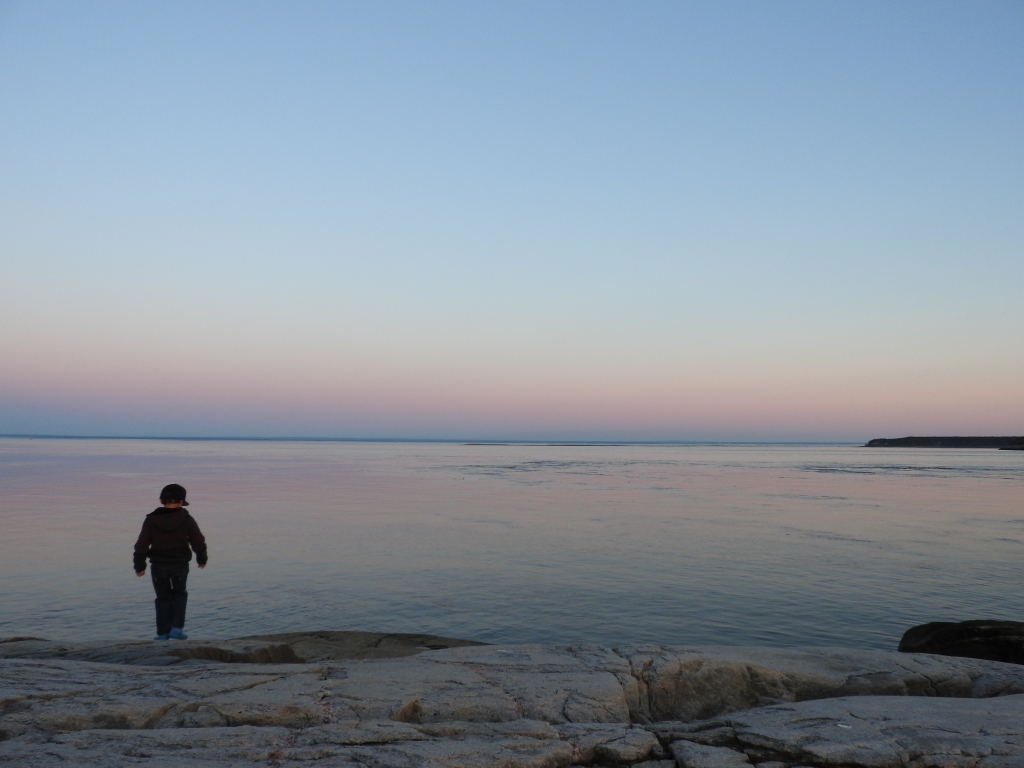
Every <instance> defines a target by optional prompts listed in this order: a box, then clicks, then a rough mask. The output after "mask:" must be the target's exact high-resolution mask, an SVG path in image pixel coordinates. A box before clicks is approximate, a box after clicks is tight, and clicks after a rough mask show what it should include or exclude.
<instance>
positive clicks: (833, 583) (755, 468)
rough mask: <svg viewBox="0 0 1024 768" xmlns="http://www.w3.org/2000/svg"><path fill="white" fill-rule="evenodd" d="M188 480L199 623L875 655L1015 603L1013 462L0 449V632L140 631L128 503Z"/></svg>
mask: <svg viewBox="0 0 1024 768" xmlns="http://www.w3.org/2000/svg"><path fill="white" fill-rule="evenodd" d="M169 482H178V483H181V484H182V485H184V486H186V487H187V488H188V491H189V500H190V501H191V502H192V506H191V507H190V511H191V512H192V514H193V515H194V516H195V518H196V519H197V520H198V521H199V524H200V525H201V527H202V529H203V531H204V533H205V534H206V536H207V538H208V540H209V547H210V565H209V567H208V568H206V569H205V570H203V571H200V570H198V569H197V568H195V566H194V564H193V567H192V572H191V575H190V577H189V593H190V598H189V614H188V622H187V626H186V629H187V630H188V631H189V632H190V633H191V634H192V635H193V637H196V638H202V637H210V638H214V637H231V636H238V635H245V634H257V633H267V632H282V631H296V630H312V629H365V630H375V631H393V632H430V633H436V634H443V635H450V636H455V637H463V638H473V639H477V640H483V641H490V642H563V641H565V642H568V641H572V642H575V641H586V642H599V643H608V644H614V643H620V642H629V641H653V642H659V643H676V644H682V643H686V644H690V643H723V644H767V645H843V646H855V647H874V648H893V647H894V646H895V644H896V642H898V639H899V636H900V635H901V634H902V632H903V631H904V630H905V629H906V628H908V627H910V626H912V625H914V624H918V623H922V622H925V621H932V620H960V619H967V618H981V617H993V618H1005V619H1015V620H1024V590H1021V587H1020V585H1021V584H1022V583H1024V504H1022V502H1024V454H1022V453H1017V452H1009V451H991V450H960V451H958V450H949V449H942V450H935V449H931V450H928V449H864V448H858V447H852V446H829V445H815V446H779V445H776V446H737V445H727V446H709V445H702V446H692V445H684V446H546V445H540V446H538V445H487V446H476V445H462V444H452V443H356V442H347V443H346V442H332V443H327V442H246V441H239V442H228V441H174V440H164V441H160V440H52V439H46V440H40V439H37V440H28V439H3V440H0V487H2V489H3V494H2V496H0V523H2V525H3V539H2V540H3V548H2V550H3V551H2V556H0V636H3V635H35V636H41V637H48V638H53V639H73V638H81V639H98V638H111V637H119V638H129V637H139V638H147V637H150V636H151V635H152V625H153V618H152V614H153V609H152V598H153V595H152V587H151V585H150V583H149V579H148V577H147V578H146V579H137V578H136V577H135V576H134V574H133V572H132V567H131V551H132V544H133V543H134V540H135V537H136V535H137V534H138V529H139V527H140V525H141V522H142V518H143V517H144V515H145V514H146V513H147V512H149V511H151V510H152V508H153V507H155V506H156V505H157V500H156V496H157V494H158V492H159V489H160V488H161V487H162V486H163V485H165V484H166V483H169Z"/></svg>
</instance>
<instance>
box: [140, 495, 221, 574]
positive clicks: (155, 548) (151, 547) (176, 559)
mask: <svg viewBox="0 0 1024 768" xmlns="http://www.w3.org/2000/svg"><path fill="white" fill-rule="evenodd" d="M190 546H191V548H192V549H191V550H190V549H189V547H190ZM193 550H194V551H195V553H196V562H197V563H199V564H200V565H206V559H207V558H206V537H204V536H203V532H202V531H200V530H199V524H198V523H196V521H195V520H193V519H192V515H190V514H189V513H188V512H187V511H186V510H185V509H181V508H179V509H167V507H157V508H156V509H154V510H153V511H152V512H150V513H149V514H148V515H146V519H145V520H144V521H143V522H142V532H141V533H140V534H139V540H138V541H136V542H135V557H134V561H135V562H134V565H135V572H136V573H140V572H142V571H144V570H146V558H147V557H148V558H149V560H150V562H151V563H153V564H154V565H176V564H179V563H187V562H189V561H190V560H191V559H192V551H193Z"/></svg>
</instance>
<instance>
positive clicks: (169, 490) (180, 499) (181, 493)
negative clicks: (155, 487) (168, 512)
mask: <svg viewBox="0 0 1024 768" xmlns="http://www.w3.org/2000/svg"><path fill="white" fill-rule="evenodd" d="M160 503H161V504H163V505H164V506H165V507H166V506H169V505H171V504H176V505H180V506H182V507H187V506H188V502H187V501H185V489H184V488H182V487H181V486H180V485H178V484H177V483H171V484H170V485H165V486H164V489H163V490H162V491H160Z"/></svg>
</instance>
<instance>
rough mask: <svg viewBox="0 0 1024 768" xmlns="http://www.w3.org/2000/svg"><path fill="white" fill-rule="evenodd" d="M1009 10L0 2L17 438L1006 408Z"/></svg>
mask: <svg viewBox="0 0 1024 768" xmlns="http://www.w3.org/2000/svg"><path fill="white" fill-rule="evenodd" d="M1022 33H1024V5H1022V4H1021V3H1017V2H1013V3H1009V2H1007V3H984V2H979V3H966V2H965V3H935V2H928V3H924V2H916V3H811V2H806V3H801V2H787V3H761V2H756V3H755V2H736V3H729V2H723V3H706V4H695V3H655V2H648V3H594V2H586V3H582V2H580V3H569V2H564V3H522V2H517V3H509V4H504V5H502V4H498V3H486V4H485V3H406V4H400V3H391V4H388V3H315V2H305V3H251V2H246V3H240V2H239V3H174V2H170V3H168V2H159V3H157V2H130V3H129V2H125V3H102V2H100V3H46V2H31V3H30V2H0V256H2V261H3V273H2V274H3V279H2V281H0V322H2V327H3V333H2V338H0V358H2V359H3V360H5V361H6V363H5V364H4V365H3V366H0V368H2V369H3V370H2V372H0V433H59V434H68V433H82V434H182V435H198V434H234V435H332V436H387V437H430V436H435V437H595V438H601V437H630V438H636V439H645V438H650V439H747V438H750V439H773V438H777V439H860V438H867V437H872V436H877V434H897V433H900V434H902V433H909V432H932V433H935V432H958V433H964V432H986V433H989V432H993V431H995V432H999V433H1007V434H1009V433H1016V434H1019V433H1021V432H1024V398H1022V396H1021V392H1024V352H1022V350H1024V314H1022V313H1021V311H1020V305H1021V296H1022V294H1024V289H1022V285H1024V215H1022V211H1024V87H1022V85H1021V84H1022V83H1024V45H1022V40H1024V35H1022ZM168 360H170V361H181V363H180V364H171V365H169V364H168ZM179 371H180V373H179Z"/></svg>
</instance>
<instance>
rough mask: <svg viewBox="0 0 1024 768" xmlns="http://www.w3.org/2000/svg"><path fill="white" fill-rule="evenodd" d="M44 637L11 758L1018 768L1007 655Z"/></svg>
mask: <svg viewBox="0 0 1024 768" xmlns="http://www.w3.org/2000/svg"><path fill="white" fill-rule="evenodd" d="M278 639H279V638H278ZM38 642H39V641H33V640H19V641H16V642H15V643H8V644H4V645H7V646H14V645H16V644H17V643H29V644H31V643H38ZM232 642H234V641H232ZM245 642H247V643H250V642H251V643H255V645H253V646H251V647H250V651H246V652H251V649H252V648H261V647H273V646H275V645H281V643H278V642H275V643H269V644H264V645H262V646H261V645H259V643H260V642H262V641H260V640H259V639H255V640H253V639H249V640H246V641H245ZM143 645H148V646H150V647H151V646H153V645H155V644H143ZM234 647H235V648H236V649H237V648H242V649H243V650H244V648H245V647H247V646H234ZM288 647H289V648H292V650H293V651H294V647H293V646H291V645H289V646H288ZM24 648H27V649H28V653H29V654H30V655H33V656H38V655H39V654H40V653H42V652H41V651H40V648H39V646H31V645H30V646H24ZM11 650H12V649H11V648H10V647H9V648H7V649H5V652H6V653H8V655H11ZM43 650H44V651H45V653H48V654H50V655H49V656H47V657H45V658H35V657H33V658H27V659H25V658H7V659H2V660H0V762H4V761H7V762H9V763H11V764H17V765H19V766H21V765H26V766H55V765H57V764H58V763H62V764H73V765H85V766H90V765H96V766H110V765H147V764H152V765H153V766H154V768H155V767H156V766H158V765H159V766H160V768H164V766H167V765H182V766H185V765H189V766H209V768H214V766H216V768H223V767H224V766H232V765H251V764H253V763H254V762H255V763H262V764H267V763H269V764H270V765H275V766H287V765H291V764H294V765H299V764H309V763H310V762H311V761H314V760H315V761H317V762H316V765H318V766H321V768H327V767H328V766H333V765H342V764H344V765H347V766H350V767H351V766H354V765H364V766H373V767H374V768H388V767H390V766H395V767H396V768H397V767H398V766H417V767H418V766H428V767H433V766H437V767H438V768H441V767H444V768H449V767H450V768H455V767H456V766H461V767H462V768H466V767H467V766H478V765H479V766H505V767H506V768H514V767H515V766H521V767H523V768H527V767H529V768H548V767H549V766H551V767H553V766H562V765H569V764H582V765H594V764H603V765H636V764H638V763H640V762H641V761H645V762H647V763H649V764H654V763H657V762H659V761H660V762H664V759H663V758H665V757H666V756H667V753H666V751H665V747H664V746H663V745H668V746H669V748H670V749H671V751H672V753H673V754H674V755H675V756H676V757H677V759H678V760H679V763H680V765H687V764H689V763H687V761H690V762H691V763H694V764H696V762H694V761H697V760H699V759H703V760H705V761H707V760H718V761H719V762H722V761H726V760H728V761H732V762H731V763H729V764H731V765H735V764H744V765H749V764H748V763H745V762H744V760H745V758H746V757H749V759H750V761H751V762H752V763H754V764H757V765H759V766H760V765H763V764H765V763H771V762H776V763H782V764H784V765H785V766H788V767H789V768H793V766H797V765H814V766H819V768H820V767H821V766H837V767H838V766H843V768H851V767H853V766H862V765H863V766H872V768H879V766H882V767H883V768H884V766H889V765H892V766H896V765H900V766H901V768H934V767H935V766H944V767H946V766H957V768H1008V766H1016V768H1024V752H1022V749H1021V739H1022V736H1021V733H1022V731H1024V711H1022V702H1024V696H1018V695H1007V694H1013V693H1014V692H1015V691H1020V690H1022V689H1024V668H1022V667H1019V666H1014V665H1009V664H1000V663H997V662H985V661H974V660H966V659H956V658H949V657H938V656H927V655H919V656H916V655H905V654H899V653H895V652H893V653H882V652H862V651H848V650H829V649H807V650H799V651H782V650H773V649H758V648H745V649H743V648H708V649H695V648H665V647H636V648H629V649H618V650H610V649H607V648H600V647H597V646H535V645H529V646H476V647H451V648H445V649H440V650H433V651H425V652H421V653H418V654H414V655H406V656H404V657H397V656H392V657H389V658H380V659H362V660H359V659H342V660H334V659H327V660H324V661H321V662H319V663H316V664H300V663H287V664H266V663H265V664H251V663H221V662H210V661H206V660H201V659H190V660H187V661H186V662H182V663H177V664H173V665H170V666H139V665H138V664H135V663H119V664H112V663H101V662H96V661H79V660H72V659H69V658H61V657H60V655H59V654H56V652H55V651H54V648H53V647H51V646H48V649H43ZM79 650H80V649H79ZM108 650H109V649H108ZM78 652H79V651H76V653H78ZM233 652H235V651H233ZM237 652H238V653H241V652H243V651H242V650H238V651H237ZM69 653H70V652H69ZM132 658H136V657H132ZM850 693H857V694H864V695H862V696H859V697H849V696H848V694H850ZM878 693H884V694H887V695H885V696H878V695H877V694H878ZM836 695H843V696H844V697H843V698H830V697H832V696H836ZM942 696H946V697H962V698H940V697H942ZM993 696H995V697H996V698H977V697H993ZM972 697H975V698H972ZM765 705H769V706H765ZM737 710H742V711H737ZM707 714H710V718H708V717H704V718H703V719H697V716H704V715H707ZM666 717H669V718H672V719H671V720H665V719H664V718H666ZM652 720H660V722H651V721H652ZM846 726H850V727H849V728H847V727H846ZM894 760H895V761H897V762H893V761H894ZM915 760H917V761H918V762H914V761H915ZM922 760H923V761H924V762H921V761H922ZM736 761H739V763H736ZM899 761H903V763H900V762H899ZM928 761H931V762H928ZM943 761H945V762H943ZM1015 761H1016V762H1015ZM711 764H712V763H708V765H711ZM776 768H778V767H776Z"/></svg>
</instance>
